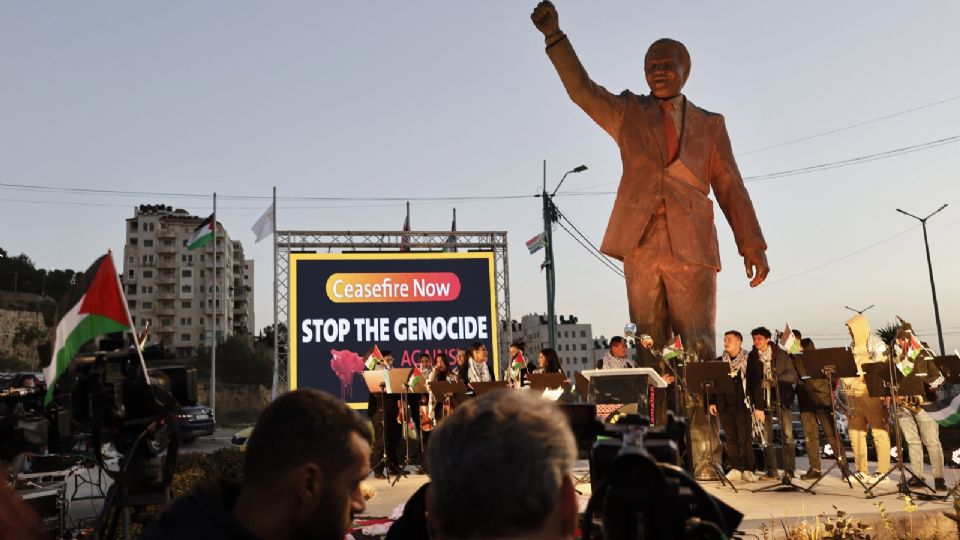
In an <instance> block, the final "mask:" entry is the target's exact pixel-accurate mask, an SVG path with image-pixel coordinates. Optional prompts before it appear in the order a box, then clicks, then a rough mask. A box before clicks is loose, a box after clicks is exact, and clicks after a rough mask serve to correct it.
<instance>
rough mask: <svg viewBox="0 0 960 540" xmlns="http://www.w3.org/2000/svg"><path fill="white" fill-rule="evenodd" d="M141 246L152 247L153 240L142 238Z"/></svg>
mask: <svg viewBox="0 0 960 540" xmlns="http://www.w3.org/2000/svg"><path fill="white" fill-rule="evenodd" d="M143 247H153V240H149V239H144V240H143Z"/></svg>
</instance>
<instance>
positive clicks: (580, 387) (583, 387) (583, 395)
mask: <svg viewBox="0 0 960 540" xmlns="http://www.w3.org/2000/svg"><path fill="white" fill-rule="evenodd" d="M573 381H574V382H575V383H576V385H577V397H579V398H580V401H581V402H583V403H586V402H587V398H588V397H589V392H590V389H589V388H588V387H589V386H590V381H588V380H587V378H586V377H584V376H583V375H582V374H581V373H580V372H579V371H578V372H576V373H574V374H573Z"/></svg>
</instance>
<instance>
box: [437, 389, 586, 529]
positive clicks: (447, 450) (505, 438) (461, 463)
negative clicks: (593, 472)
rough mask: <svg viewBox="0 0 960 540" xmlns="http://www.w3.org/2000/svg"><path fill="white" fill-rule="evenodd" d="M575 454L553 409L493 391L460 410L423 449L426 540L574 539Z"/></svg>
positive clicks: (517, 395)
mask: <svg viewBox="0 0 960 540" xmlns="http://www.w3.org/2000/svg"><path fill="white" fill-rule="evenodd" d="M576 453H577V449H576V444H575V442H574V438H573V432H572V431H571V430H570V427H569V425H568V423H567V420H566V418H565V417H564V416H563V413H562V412H561V411H560V409H559V408H558V407H557V405H556V404H555V403H553V402H550V401H546V400H543V399H541V398H539V397H534V396H532V395H529V394H528V393H525V392H510V391H507V390H496V391H493V392H490V393H489V394H486V395H483V396H481V397H478V398H476V399H473V400H470V401H468V402H467V403H465V404H464V405H461V406H460V407H459V408H457V410H456V411H454V412H453V414H451V415H450V416H449V417H448V418H447V419H446V420H445V421H444V423H443V424H442V425H441V426H440V427H439V428H437V430H436V431H434V434H433V439H432V440H431V441H430V449H429V460H430V473H431V476H432V482H431V483H430V488H429V489H428V490H427V520H428V522H429V525H430V528H431V530H432V532H433V536H432V538H438V539H468V538H471V539H472V538H524V539H539V538H543V539H548V538H549V539H551V540H555V539H566V538H573V535H574V532H575V531H576V525H577V500H576V494H575V492H574V489H573V481H572V480H571V478H570V469H571V467H572V466H573V461H574V459H576Z"/></svg>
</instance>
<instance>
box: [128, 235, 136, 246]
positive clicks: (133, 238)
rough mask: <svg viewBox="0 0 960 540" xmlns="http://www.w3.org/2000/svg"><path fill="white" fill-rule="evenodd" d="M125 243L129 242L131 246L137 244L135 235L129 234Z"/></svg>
mask: <svg viewBox="0 0 960 540" xmlns="http://www.w3.org/2000/svg"><path fill="white" fill-rule="evenodd" d="M127 243H128V244H130V245H131V246H136V245H137V237H136V236H131V237H130V239H129V240H128V241H127Z"/></svg>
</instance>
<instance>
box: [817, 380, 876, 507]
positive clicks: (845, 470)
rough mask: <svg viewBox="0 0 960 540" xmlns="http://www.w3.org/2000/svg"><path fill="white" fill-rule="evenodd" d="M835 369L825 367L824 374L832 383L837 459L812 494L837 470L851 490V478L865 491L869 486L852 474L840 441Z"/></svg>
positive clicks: (831, 400)
mask: <svg viewBox="0 0 960 540" xmlns="http://www.w3.org/2000/svg"><path fill="white" fill-rule="evenodd" d="M835 369H836V368H835V367H834V366H824V368H823V374H824V375H826V376H827V380H828V381H829V382H830V418H831V419H832V420H833V440H832V441H830V442H831V443H832V444H833V455H834V456H835V457H836V459H835V460H834V462H833V465H830V467H829V468H828V469H827V470H825V471H823V472H822V473H821V474H820V478H817V480H816V481H815V482H814V483H812V484H810V486H809V489H810V492H811V493H812V492H813V488H815V487H817V484H819V483H820V482H821V481H822V480H823V479H824V478H826V477H827V475H829V474H830V471H832V470H834V469H836V468H839V469H840V475H841V476H843V479H844V480H845V481H846V482H847V485H848V486H850V489H853V482H851V481H850V478H853V479H854V480H856V481H857V483H859V484H860V485H861V486H862V487H863V489H864V490H866V489H867V485H866V484H864V483H863V481H862V480H860V478H859V477H858V476H856V475H854V474H853V473H851V472H850V465H848V464H847V449H846V448H845V447H844V446H843V440H842V439H840V427H839V424H838V423H837V414H836V410H837V402H836V396H835V394H834V391H833V373H834V370H835ZM816 451H817V452H819V451H820V449H819V448H817V449H816ZM807 453H808V454H809V453H810V449H809V448H807Z"/></svg>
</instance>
